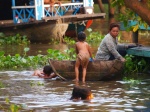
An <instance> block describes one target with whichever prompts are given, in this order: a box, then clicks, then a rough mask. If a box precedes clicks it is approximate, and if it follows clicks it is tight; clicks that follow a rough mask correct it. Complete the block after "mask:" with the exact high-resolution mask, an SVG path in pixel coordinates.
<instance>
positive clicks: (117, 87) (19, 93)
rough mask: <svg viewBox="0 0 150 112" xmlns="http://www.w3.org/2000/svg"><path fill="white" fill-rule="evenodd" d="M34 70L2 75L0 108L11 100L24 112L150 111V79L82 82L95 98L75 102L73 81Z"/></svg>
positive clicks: (7, 72)
mask: <svg viewBox="0 0 150 112" xmlns="http://www.w3.org/2000/svg"><path fill="white" fill-rule="evenodd" d="M32 73H33V71H20V72H18V71H5V72H0V77H1V78H0V82H2V83H3V84H4V87H3V88H0V105H2V106H3V107H7V108H9V105H6V104H5V99H6V98H8V99H9V100H10V102H11V103H14V104H20V105H22V106H23V109H22V112H29V111H30V112H74V111H76V112H85V111H86V112H150V79H145V80H142V81H141V83H138V84H134V83H126V82H124V81H108V82H107V81H106V82H105V81H97V82H95V81H94V82H88V81H87V82H86V84H82V83H79V85H80V86H87V87H89V88H91V90H92V93H93V95H94V99H92V100H91V101H72V100H69V98H70V97H71V93H72V89H73V86H74V85H76V84H75V83H74V82H73V81H58V80H55V79H51V80H50V79H48V80H44V79H41V78H38V77H36V76H32ZM1 112H2V110H1Z"/></svg>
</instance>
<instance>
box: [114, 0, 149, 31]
mask: <svg viewBox="0 0 150 112" xmlns="http://www.w3.org/2000/svg"><path fill="white" fill-rule="evenodd" d="M112 5H113V6H115V7H116V6H118V7H123V6H125V9H124V11H121V13H120V14H119V20H120V21H123V22H124V25H125V26H127V24H128V20H135V21H138V23H137V25H135V26H134V27H133V31H136V30H138V28H139V26H140V25H141V24H142V25H144V26H145V28H147V27H148V25H150V14H149V12H150V0H112Z"/></svg>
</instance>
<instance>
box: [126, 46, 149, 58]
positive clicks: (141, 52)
mask: <svg viewBox="0 0 150 112" xmlns="http://www.w3.org/2000/svg"><path fill="white" fill-rule="evenodd" d="M127 54H130V55H134V56H140V57H146V58H150V47H143V46H139V47H134V48H129V49H127Z"/></svg>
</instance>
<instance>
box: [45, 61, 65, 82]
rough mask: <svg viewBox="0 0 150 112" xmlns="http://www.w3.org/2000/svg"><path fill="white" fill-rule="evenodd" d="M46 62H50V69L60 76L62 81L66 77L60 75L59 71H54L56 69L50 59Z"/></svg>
mask: <svg viewBox="0 0 150 112" xmlns="http://www.w3.org/2000/svg"><path fill="white" fill-rule="evenodd" d="M48 62H49V64H50V66H51V67H52V70H53V71H54V73H55V74H56V75H57V76H58V77H60V78H61V79H62V80H63V81H66V80H67V79H65V78H64V77H62V76H61V75H60V74H59V73H57V71H56V69H55V68H54V66H53V65H52V63H51V60H50V59H49V60H48Z"/></svg>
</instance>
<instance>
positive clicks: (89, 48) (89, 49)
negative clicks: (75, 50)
mask: <svg viewBox="0 0 150 112" xmlns="http://www.w3.org/2000/svg"><path fill="white" fill-rule="evenodd" d="M87 48H88V51H89V54H90V58H92V52H91V47H90V46H89V45H88V47H87ZM92 59H93V58H92Z"/></svg>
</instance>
